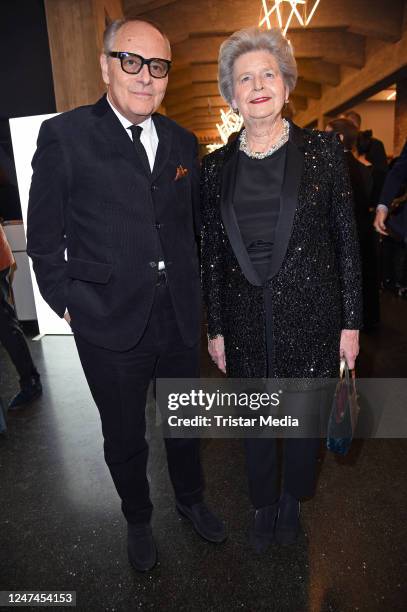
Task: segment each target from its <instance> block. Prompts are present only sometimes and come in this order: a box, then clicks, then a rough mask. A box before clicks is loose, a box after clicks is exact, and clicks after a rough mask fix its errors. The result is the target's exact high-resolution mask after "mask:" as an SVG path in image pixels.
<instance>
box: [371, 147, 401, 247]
mask: <svg viewBox="0 0 407 612" xmlns="http://www.w3.org/2000/svg"><path fill="white" fill-rule="evenodd" d="M406 184H407V141H406V142H405V144H404V147H403V149H402V151H401V153H400V156H399V157H398V158H397V159H396V160H395V161H394V163H393V165H392V167H391V169H390V171H389V172H388V174H387V176H386V179H385V182H384V185H383V189H382V191H381V193H380V196H379V199H378V202H377V208H376V217H375V220H374V224H373V225H374V228H375V230H376V231H377V232H379V233H380V234H382V235H383V236H387V235H388V230H387V228H386V220H387V217H388V214H389V208H390V205H391V203H392V202H393V200H394V199H395V198H396V197H397V196H398V195H400V190H401V188H402V187H403V185H406ZM406 224H407V220H406ZM405 235H406V236H407V226H406V228H405Z"/></svg>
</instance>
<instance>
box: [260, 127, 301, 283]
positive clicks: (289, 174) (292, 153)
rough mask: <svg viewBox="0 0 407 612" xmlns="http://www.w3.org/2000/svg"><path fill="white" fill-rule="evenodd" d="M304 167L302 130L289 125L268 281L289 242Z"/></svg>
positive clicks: (279, 264)
mask: <svg viewBox="0 0 407 612" xmlns="http://www.w3.org/2000/svg"><path fill="white" fill-rule="evenodd" d="M303 166H304V138H303V134H302V130H301V129H300V128H298V127H297V126H296V125H295V124H293V123H291V125H290V136H289V140H288V144H287V152H286V161H285V170H284V178H283V185H282V190H281V200H280V201H281V206H280V215H279V218H278V222H277V228H276V233H275V242H274V247H273V255H272V259H271V264H270V271H269V274H268V277H267V278H268V279H271V278H273V276H275V275H276V274H277V272H278V271H279V270H280V268H281V265H282V263H283V261H284V257H285V254H286V252H287V248H288V243H289V241H290V237H291V233H292V228H293V221H294V215H295V211H296V209H297V203H298V192H299V187H300V181H301V177H302V172H303Z"/></svg>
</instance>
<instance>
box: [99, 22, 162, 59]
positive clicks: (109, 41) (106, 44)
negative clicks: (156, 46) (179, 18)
mask: <svg viewBox="0 0 407 612" xmlns="http://www.w3.org/2000/svg"><path fill="white" fill-rule="evenodd" d="M132 21H138V22H140V23H148V25H150V26H152V27H153V28H155V29H156V30H157V32H159V33H160V34H161V36H162V37H163V38H164V40H165V41H166V42H167V44H168V48H169V49H170V50H171V46H170V41H169V40H168V36H167V35H166V34H165V33H164V32H163V31H162V29H161V28H160V26H159V25H157V24H156V23H154V21H149V20H148V19H137V18H133V19H116V20H115V21H112V22H111V23H110V24H109V25H108V26H107V28H106V30H105V31H104V34H103V53H104V54H105V55H109V53H110V51H116V49H115V48H114V45H115V39H116V34H117V32H118V31H119V30H120V28H122V27H123V26H124V25H126V23H131V22H132Z"/></svg>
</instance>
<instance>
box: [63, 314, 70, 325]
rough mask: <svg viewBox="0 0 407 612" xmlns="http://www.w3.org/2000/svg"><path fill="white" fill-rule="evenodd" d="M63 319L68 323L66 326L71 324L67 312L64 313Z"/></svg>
mask: <svg viewBox="0 0 407 612" xmlns="http://www.w3.org/2000/svg"><path fill="white" fill-rule="evenodd" d="M64 319H65V321H66V322H67V323H68V325H70V324H71V317H70V316H69V312H68V311H66V312H65V314H64Z"/></svg>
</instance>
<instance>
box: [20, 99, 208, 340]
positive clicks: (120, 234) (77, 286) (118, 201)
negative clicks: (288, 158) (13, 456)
mask: <svg viewBox="0 0 407 612" xmlns="http://www.w3.org/2000/svg"><path fill="white" fill-rule="evenodd" d="M153 121H154V125H155V127H156V130H157V133H158V138H159V144H158V150H157V155H156V160H155V164H154V168H153V172H152V173H150V172H149V171H148V169H146V168H145V167H144V166H143V161H142V160H141V159H140V158H139V157H138V155H137V153H136V151H135V148H134V145H133V143H132V141H131V139H130V138H129V136H128V135H127V134H126V132H125V129H124V128H123V126H122V125H121V123H120V121H119V120H118V118H117V117H116V115H115V114H114V112H113V111H112V109H111V108H110V106H109V104H108V102H107V100H106V97H103V98H102V99H101V100H99V101H98V102H97V103H96V104H95V105H94V106H85V107H81V108H77V109H75V110H73V111H70V112H67V113H63V114H61V115H59V116H57V117H54V118H52V119H50V120H48V121H45V122H44V123H43V124H42V126H41V130H40V133H39V137H38V148H37V151H36V153H35V155H34V158H33V162H32V165H33V170H34V173H33V178H32V184H31V190H30V200H29V208H28V228H27V251H28V254H29V255H30V257H31V258H32V260H33V264H34V270H35V273H36V276H37V281H38V285H39V289H40V291H41V294H42V296H43V297H44V299H45V300H46V301H47V302H48V304H49V305H50V306H51V308H52V309H53V310H54V311H55V312H56V313H57V314H58V315H59V316H60V317H62V316H63V315H64V312H65V309H66V308H67V309H68V311H69V314H70V316H71V321H72V328H73V330H74V332H77V333H78V334H80V335H81V336H82V337H83V338H85V339H86V340H88V341H89V342H91V343H93V344H96V345H98V346H102V347H105V348H108V349H112V350H127V349H129V348H131V347H133V346H135V345H136V343H137V341H138V340H139V339H140V337H141V336H142V333H143V331H144V329H145V326H146V323H147V320H148V316H149V313H150V310H151V306H152V303H153V300H154V293H155V288H156V282H157V262H158V259H159V246H158V241H159V240H160V239H161V244H162V250H163V252H164V257H165V264H166V270H167V277H168V283H169V289H170V293H171V296H172V300H173V304H174V309H175V313H176V317H177V322H178V325H179V328H180V331H181V334H182V337H183V340H184V342H185V343H186V344H187V345H189V346H192V345H193V344H194V343H196V342H197V341H198V338H199V328H200V311H201V297H200V287H199V266H198V254H197V253H198V249H197V242H196V236H197V234H198V232H199V227H198V226H199V222H198V215H199V213H198V212H195V211H198V195H199V187H198V159H197V143H196V139H195V137H194V136H193V135H192V134H191V133H189V132H188V131H186V130H185V129H183V128H181V127H180V126H178V125H177V124H176V123H175V122H173V121H171V120H170V119H168V118H166V117H164V116H162V115H159V114H155V115H153ZM179 166H182V167H183V168H185V169H187V170H188V173H187V174H186V176H183V177H182V178H179V179H178V180H175V177H176V175H177V167H179ZM178 174H179V173H178ZM65 250H67V261H66V260H65V256H64V253H65Z"/></svg>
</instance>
